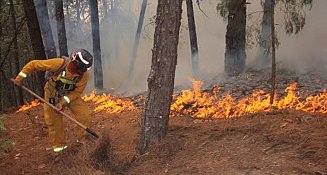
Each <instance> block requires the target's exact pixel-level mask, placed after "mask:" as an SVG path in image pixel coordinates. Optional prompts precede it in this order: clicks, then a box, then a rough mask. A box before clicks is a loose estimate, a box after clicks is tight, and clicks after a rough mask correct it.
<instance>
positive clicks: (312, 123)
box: [0, 106, 327, 175]
mask: <svg viewBox="0 0 327 175" xmlns="http://www.w3.org/2000/svg"><path fill="white" fill-rule="evenodd" d="M141 113H142V112H141V111H135V112H125V113H120V114H107V113H105V112H100V113H96V114H95V115H94V116H93V118H92V126H91V127H90V128H92V129H94V130H95V131H96V132H98V133H99V134H100V135H102V136H104V135H105V136H108V135H106V133H109V138H110V139H109V140H104V139H102V140H101V139H100V140H97V141H94V140H93V141H92V140H85V143H84V144H83V145H82V144H78V143H76V142H75V137H74V135H73V134H72V133H73V132H71V131H73V130H74V128H73V127H74V126H73V125H72V124H71V122H70V121H68V120H65V123H66V127H67V130H66V131H67V140H68V141H69V143H70V144H69V147H68V149H66V150H64V151H63V152H62V153H60V154H55V153H52V150H50V149H49V148H50V145H49V139H48V137H47V128H46V125H45V123H44V119H43V113H42V108H41V106H38V107H35V108H32V109H30V110H28V111H24V112H19V113H12V114H9V115H7V116H6V117H5V125H6V127H7V130H6V131H2V132H1V135H0V138H7V142H8V145H7V146H5V147H4V146H2V151H5V152H6V154H5V155H1V156H0V174H1V175H15V174H33V175H34V174H36V175H38V174H40V175H41V174H76V175H77V174H85V175H90V174H96V175H97V174H99V175H102V174H126V175H131V174H135V175H139V174H156V175H158V174H215V175H216V174H221V175H261V174H280V175H284V174H285V175H293V174H294V175H326V174H327V117H326V115H324V114H313V113H304V112H299V111H281V112H275V113H259V114H254V115H250V116H244V117H240V118H228V119H215V120H198V119H197V120H195V119H193V118H191V117H189V116H174V117H171V118H170V126H169V132H168V135H167V137H166V139H165V140H163V141H162V142H161V143H160V144H157V145H153V146H152V147H151V148H150V150H149V152H147V153H146V154H144V155H138V154H137V153H136V147H137V143H138V132H139V129H140V125H139V121H140V117H141ZM105 131H106V132H105ZM102 141H107V143H109V142H108V141H110V145H111V146H110V147H109V148H108V149H105V150H106V151H104V152H100V153H99V152H98V153H96V150H99V149H98V148H99V145H101V143H99V142H102ZM96 154H98V159H96V160H95V159H93V158H94V156H93V158H92V155H96ZM99 154H101V156H103V157H101V156H100V158H99ZM101 158H102V159H107V161H101ZM99 160H100V161H99Z"/></svg>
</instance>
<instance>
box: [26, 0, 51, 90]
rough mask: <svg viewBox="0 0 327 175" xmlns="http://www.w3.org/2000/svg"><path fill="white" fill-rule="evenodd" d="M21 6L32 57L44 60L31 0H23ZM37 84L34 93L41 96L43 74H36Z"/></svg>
mask: <svg viewBox="0 0 327 175" xmlns="http://www.w3.org/2000/svg"><path fill="white" fill-rule="evenodd" d="M22 2H23V6H24V11H25V16H26V19H27V27H28V31H29V34H30V38H31V43H32V48H33V52H34V56H35V58H37V59H46V54H45V51H44V46H43V42H42V36H41V31H40V27H39V21H38V19H37V16H36V10H35V6H34V1H33V0H24V1H22ZM37 82H38V83H37V84H35V86H36V87H35V88H36V91H37V92H38V93H39V94H43V92H44V91H43V86H44V82H45V80H44V72H39V73H37Z"/></svg>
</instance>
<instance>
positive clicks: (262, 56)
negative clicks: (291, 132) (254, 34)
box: [257, 0, 273, 66]
mask: <svg viewBox="0 0 327 175" xmlns="http://www.w3.org/2000/svg"><path fill="white" fill-rule="evenodd" d="M272 4H273V0H265V3H264V7H263V9H264V12H263V16H262V24H261V34H260V38H259V48H258V53H257V60H258V65H260V66H266V65H268V64H269V63H270V62H271V60H272V59H271V52H270V51H271V50H270V48H271V41H270V39H271V33H272V31H271V25H272V24H271V23H272V21H271V15H272V14H271V12H272V11H271V9H270V8H271V5H272Z"/></svg>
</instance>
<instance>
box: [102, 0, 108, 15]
mask: <svg viewBox="0 0 327 175" xmlns="http://www.w3.org/2000/svg"><path fill="white" fill-rule="evenodd" d="M102 6H103V18H104V19H106V18H107V16H108V2H107V0H102Z"/></svg>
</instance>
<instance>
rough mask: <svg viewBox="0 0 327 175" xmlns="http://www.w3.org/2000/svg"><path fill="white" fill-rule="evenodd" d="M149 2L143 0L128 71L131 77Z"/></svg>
mask: <svg viewBox="0 0 327 175" xmlns="http://www.w3.org/2000/svg"><path fill="white" fill-rule="evenodd" d="M147 2H148V0H143V2H142V7H141V11H140V17H139V22H138V25H137V30H136V35H135V39H134V45H133V50H132V54H131V59H130V63H129V71H128V77H129V79H131V76H132V73H133V72H134V64H135V60H136V55H137V48H138V46H139V42H140V36H141V31H142V26H143V21H144V14H145V10H146V5H147Z"/></svg>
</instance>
